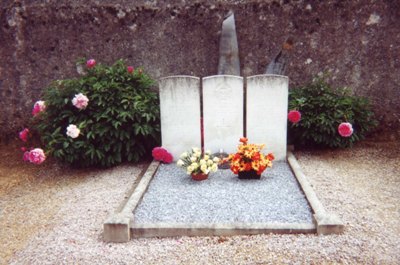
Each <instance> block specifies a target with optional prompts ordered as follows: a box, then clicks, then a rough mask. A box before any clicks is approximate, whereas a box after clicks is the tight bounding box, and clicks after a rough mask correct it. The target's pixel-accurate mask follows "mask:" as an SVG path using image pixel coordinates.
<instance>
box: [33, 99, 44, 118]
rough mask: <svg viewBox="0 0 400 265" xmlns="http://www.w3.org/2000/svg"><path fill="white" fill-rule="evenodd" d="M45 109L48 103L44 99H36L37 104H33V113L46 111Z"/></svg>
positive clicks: (34, 114)
mask: <svg viewBox="0 0 400 265" xmlns="http://www.w3.org/2000/svg"><path fill="white" fill-rule="evenodd" d="M45 109H46V105H45V102H44V101H43V100H39V101H36V102H35V105H33V109H32V115H33V116H36V115H38V114H39V113H40V112H42V111H44V110H45Z"/></svg>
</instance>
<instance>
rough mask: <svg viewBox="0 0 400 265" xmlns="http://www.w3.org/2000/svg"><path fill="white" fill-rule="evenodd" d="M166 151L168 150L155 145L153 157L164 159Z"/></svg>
mask: <svg viewBox="0 0 400 265" xmlns="http://www.w3.org/2000/svg"><path fill="white" fill-rule="evenodd" d="M166 152H167V150H165V149H164V148H162V147H154V148H153V151H152V152H151V154H152V155H153V158H154V159H155V160H157V161H162V160H163V158H164V156H165V153H166Z"/></svg>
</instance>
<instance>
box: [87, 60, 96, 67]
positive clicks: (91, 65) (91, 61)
mask: <svg viewBox="0 0 400 265" xmlns="http://www.w3.org/2000/svg"><path fill="white" fill-rule="evenodd" d="M95 65H96V60H95V59H89V60H87V62H86V66H87V68H92V67H94V66H95Z"/></svg>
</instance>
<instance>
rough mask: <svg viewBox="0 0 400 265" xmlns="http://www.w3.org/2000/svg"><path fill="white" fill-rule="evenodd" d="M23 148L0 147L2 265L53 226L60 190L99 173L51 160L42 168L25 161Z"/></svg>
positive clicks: (7, 145)
mask: <svg viewBox="0 0 400 265" xmlns="http://www.w3.org/2000/svg"><path fill="white" fill-rule="evenodd" d="M20 146H21V144H20V142H19V141H16V142H11V143H8V144H2V145H0V206H1V207H0V227H1V229H0V249H1V251H0V264H6V263H7V261H8V260H9V258H10V257H11V256H12V255H13V254H14V253H15V252H16V251H18V250H19V249H21V248H23V247H24V246H25V245H26V243H27V241H28V240H29V239H30V238H31V236H32V235H35V234H36V233H37V232H38V231H39V230H41V229H43V228H46V227H48V226H51V225H52V218H53V216H54V214H55V213H57V211H58V209H59V205H60V203H61V201H60V200H59V199H57V196H54V195H56V193H57V190H58V189H59V187H61V186H63V185H71V186H72V185H75V184H76V183H79V182H80V181H83V180H84V179H85V178H87V177H90V176H93V174H96V172H97V171H98V170H96V169H85V170H82V169H81V170H77V169H73V168H69V167H68V166H63V165H60V164H59V163H56V161H54V160H53V159H51V158H49V159H47V160H46V161H45V162H44V163H43V164H42V165H34V164H31V163H28V162H24V161H23V160H22V155H23V152H22V151H20ZM32 207H34V211H32V210H31V209H32ZM27 213H29V215H28V214H27ZM2 246H7V247H6V248H4V247H2Z"/></svg>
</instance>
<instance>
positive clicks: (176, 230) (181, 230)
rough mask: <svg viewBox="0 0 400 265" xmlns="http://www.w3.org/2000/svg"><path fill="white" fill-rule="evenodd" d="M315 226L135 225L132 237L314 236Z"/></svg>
mask: <svg viewBox="0 0 400 265" xmlns="http://www.w3.org/2000/svg"><path fill="white" fill-rule="evenodd" d="M315 231H316V230H315V225H314V224H307V223H304V224H300V223H299V224H284V223H282V224H280V223H274V224H264V223H252V224H241V223H231V224H172V223H153V224H134V225H133V226H132V227H131V232H132V237H134V238H139V237H177V236H235V235H258V234H270V233H273V234H300V233H301V234H313V233H315Z"/></svg>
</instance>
